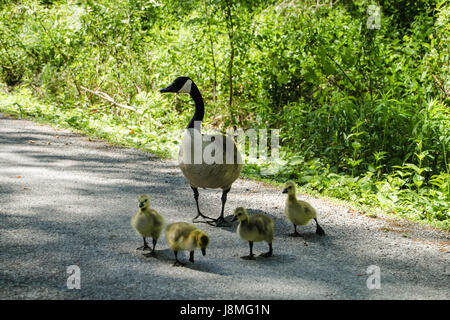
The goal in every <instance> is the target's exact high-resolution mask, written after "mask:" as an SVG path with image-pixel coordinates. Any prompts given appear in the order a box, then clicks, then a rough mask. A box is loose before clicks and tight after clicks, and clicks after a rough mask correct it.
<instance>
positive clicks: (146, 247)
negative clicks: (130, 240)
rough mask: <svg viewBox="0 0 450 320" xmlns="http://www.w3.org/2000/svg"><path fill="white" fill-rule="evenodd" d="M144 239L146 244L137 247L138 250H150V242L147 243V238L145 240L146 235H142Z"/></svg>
mask: <svg viewBox="0 0 450 320" xmlns="http://www.w3.org/2000/svg"><path fill="white" fill-rule="evenodd" d="M142 239H144V245H143V246H141V247H139V248H136V250H142V251H144V250H149V249H150V247H149V246H148V244H147V240H145V237H142Z"/></svg>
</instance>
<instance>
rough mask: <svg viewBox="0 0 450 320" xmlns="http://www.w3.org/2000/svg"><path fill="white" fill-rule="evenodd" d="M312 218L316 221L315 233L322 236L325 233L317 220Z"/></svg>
mask: <svg viewBox="0 0 450 320" xmlns="http://www.w3.org/2000/svg"><path fill="white" fill-rule="evenodd" d="M314 220H315V221H316V234H318V235H319V236H324V235H325V231H324V230H323V229H322V227H321V226H320V225H319V223H318V222H317V219H316V218H314Z"/></svg>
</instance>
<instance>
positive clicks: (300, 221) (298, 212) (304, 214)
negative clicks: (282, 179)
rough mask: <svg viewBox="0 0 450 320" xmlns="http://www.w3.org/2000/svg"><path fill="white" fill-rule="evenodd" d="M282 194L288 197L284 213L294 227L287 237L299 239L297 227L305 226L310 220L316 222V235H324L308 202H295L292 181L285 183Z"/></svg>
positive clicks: (315, 213) (294, 190)
mask: <svg viewBox="0 0 450 320" xmlns="http://www.w3.org/2000/svg"><path fill="white" fill-rule="evenodd" d="M283 193H287V195H288V197H287V199H286V206H285V209H284V213H285V214H286V216H287V218H288V219H289V221H290V222H291V223H292V224H293V225H294V233H291V234H289V235H290V236H291V237H299V236H300V234H299V233H298V232H297V226H304V225H307V224H308V223H309V221H310V220H311V219H314V221H315V222H316V233H317V234H318V235H321V236H323V235H325V231H324V230H323V229H322V227H321V226H320V225H319V222H317V212H316V210H315V209H314V208H313V207H312V206H311V205H310V204H309V203H308V202H305V201H302V200H297V196H296V186H295V183H294V182H292V181H288V182H286V184H285V185H284V190H283Z"/></svg>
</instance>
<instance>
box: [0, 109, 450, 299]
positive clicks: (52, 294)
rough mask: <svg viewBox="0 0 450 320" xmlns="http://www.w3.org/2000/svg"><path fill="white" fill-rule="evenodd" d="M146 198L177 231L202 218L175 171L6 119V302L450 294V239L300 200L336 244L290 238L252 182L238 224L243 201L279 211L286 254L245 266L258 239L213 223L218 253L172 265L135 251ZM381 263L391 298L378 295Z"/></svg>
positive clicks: (1, 121) (306, 236)
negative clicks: (71, 281) (373, 269)
mask: <svg viewBox="0 0 450 320" xmlns="http://www.w3.org/2000/svg"><path fill="white" fill-rule="evenodd" d="M141 193H148V194H150V196H151V201H152V202H151V206H152V208H154V209H156V210H158V211H159V212H160V213H161V214H162V215H163V216H164V217H165V220H166V223H171V222H175V221H190V220H191V219H192V217H193V216H194V215H195V211H196V210H195V202H194V200H193V196H192V191H191V189H190V188H189V185H188V184H187V182H186V181H185V179H184V177H183V176H182V174H181V172H180V170H179V169H178V167H177V165H176V163H175V162H173V161H166V160H161V159H157V158H155V157H153V156H152V155H150V154H148V153H145V152H142V151H138V150H133V149H127V148H120V147H115V146H111V145H109V144H107V143H104V142H102V141H90V140H89V139H88V138H86V137H83V136H80V135H78V134H74V133H71V132H69V131H64V130H55V129H53V128H51V127H49V126H42V125H38V124H35V123H33V122H30V121H25V120H17V119H14V118H12V117H6V116H5V115H1V114H0V299H394V298H396V299H418V298H424V299H450V266H449V258H450V253H449V252H450V249H449V248H450V246H449V243H450V241H449V240H450V236H449V235H448V233H444V232H437V231H435V230H433V229H431V228H425V227H419V226H417V225H415V224H412V223H407V222H404V221H402V220H393V219H388V218H380V217H379V218H376V219H374V218H369V217H366V216H363V215H359V214H358V213H356V212H352V210H349V209H348V208H346V207H344V206H338V205H335V204H331V203H329V202H327V201H326V200H323V199H316V198H312V197H309V196H304V195H300V198H301V199H304V200H307V201H310V202H311V203H312V205H313V206H315V207H316V208H317V209H318V212H319V219H320V220H319V221H321V225H322V227H323V228H324V229H325V232H326V233H327V235H326V236H325V237H318V236H316V234H315V233H314V230H315V228H314V226H313V224H310V225H308V226H307V227H304V228H299V231H300V232H301V233H302V234H303V239H302V238H290V237H288V236H287V234H288V233H290V232H292V225H291V224H290V223H289V222H288V221H287V219H286V217H285V216H284V215H283V208H284V201H285V195H284V194H282V193H281V190H279V189H276V188H273V187H270V186H266V185H264V184H261V183H256V182H252V181H248V180H243V179H241V180H238V181H237V182H236V183H235V184H234V185H233V188H232V190H231V192H230V193H229V196H228V202H227V207H226V215H230V214H231V213H232V210H233V209H234V208H235V207H237V206H245V207H247V208H249V209H250V210H249V212H250V213H252V212H253V213H256V212H259V213H266V214H268V215H270V216H271V217H272V218H273V219H274V221H275V233H276V238H275V240H274V244H273V247H274V254H275V256H274V257H272V258H268V259H265V258H260V257H258V259H257V260H256V261H245V260H242V259H240V258H239V257H240V256H242V255H244V254H247V253H248V244H247V243H244V242H243V241H241V240H240V239H239V238H238V237H237V235H236V233H235V230H236V228H235V227H233V228H214V227H211V226H208V225H204V224H200V226H201V227H202V228H204V230H205V231H207V232H208V233H209V234H210V237H211V244H210V246H209V248H208V250H207V254H206V256H205V257H203V256H202V255H201V254H200V252H196V262H195V264H189V263H188V264H187V266H186V267H172V266H171V265H172V263H173V254H172V252H171V251H170V250H169V249H168V247H167V243H166V240H165V238H164V236H162V238H161V239H160V241H159V243H158V245H157V250H158V254H159V256H158V258H157V259H155V258H145V257H143V256H141V254H140V253H139V252H136V251H135V250H134V249H135V248H136V247H138V246H140V245H141V238H139V237H138V236H137V235H136V234H135V232H134V230H133V229H132V228H131V226H130V217H131V215H132V214H133V213H134V212H135V211H136V209H137V195H139V194H141ZM220 196H221V193H220V191H218V190H201V191H200V205H201V208H202V210H203V211H204V213H205V214H208V215H213V216H218V215H219V211H220ZM254 249H255V251H256V252H257V253H260V252H265V251H266V250H267V247H266V244H263V243H257V244H255V248H254ZM187 258H188V255H187V254H184V255H182V259H185V260H187ZM77 264H78V265H79V266H80V269H81V289H80V290H69V289H68V288H67V286H66V283H67V277H68V276H69V275H68V274H67V273H66V271H67V270H66V269H67V267H68V266H70V265H77ZM370 265H376V266H378V267H379V268H380V272H381V274H380V276H381V288H380V289H375V290H369V289H368V288H367V285H366V281H367V279H368V275H367V274H366V270H367V267H368V266H370Z"/></svg>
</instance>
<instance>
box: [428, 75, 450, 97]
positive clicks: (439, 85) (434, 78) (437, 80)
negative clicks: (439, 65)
mask: <svg viewBox="0 0 450 320" xmlns="http://www.w3.org/2000/svg"><path fill="white" fill-rule="evenodd" d="M431 76H432V77H433V80H434V82H436V84H437V85H438V87H439V89H441V91H442V92H443V93H444V95H445V97H446V98H448V97H450V94H449V93H448V92H447V90H446V88H445V86H444V84H443V83H442V82H441V81H439V78H438V77H437V76H436V75H435V74H432V75H431Z"/></svg>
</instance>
